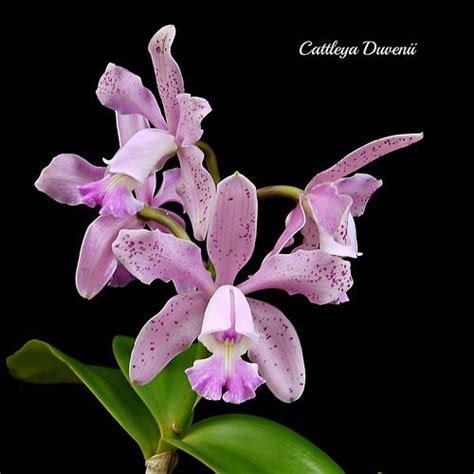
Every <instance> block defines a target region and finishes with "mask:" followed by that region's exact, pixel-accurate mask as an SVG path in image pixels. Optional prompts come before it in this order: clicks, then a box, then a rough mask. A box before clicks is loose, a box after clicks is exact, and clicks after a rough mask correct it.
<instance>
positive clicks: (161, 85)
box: [148, 25, 184, 134]
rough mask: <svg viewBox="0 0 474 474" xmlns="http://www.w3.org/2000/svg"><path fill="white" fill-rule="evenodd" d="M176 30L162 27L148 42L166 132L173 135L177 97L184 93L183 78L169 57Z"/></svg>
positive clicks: (177, 105)
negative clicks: (166, 128) (165, 122)
mask: <svg viewBox="0 0 474 474" xmlns="http://www.w3.org/2000/svg"><path fill="white" fill-rule="evenodd" d="M175 35H176V29H175V27H174V26H173V25H168V26H164V27H163V28H161V29H160V30H159V31H158V32H157V33H156V34H155V35H154V36H153V38H152V39H151V40H150V44H149V45H148V51H149V52H150V54H151V59H152V61H153V66H154V68H155V75H156V81H157V84H158V91H159V93H160V97H161V101H162V102H163V107H164V109H165V114H166V121H167V122H168V130H169V132H170V133H172V134H175V133H176V129H177V127H178V122H179V103H178V99H177V96H178V94H181V93H183V92H184V82H183V76H182V75H181V71H180V69H179V66H178V64H177V63H176V61H175V60H174V59H173V56H171V45H172V44H173V41H174V37H175Z"/></svg>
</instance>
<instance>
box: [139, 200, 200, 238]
mask: <svg viewBox="0 0 474 474" xmlns="http://www.w3.org/2000/svg"><path fill="white" fill-rule="evenodd" d="M137 216H138V217H140V218H141V219H145V220H147V221H154V222H158V223H160V224H163V225H164V226H166V227H168V229H169V230H170V231H171V232H173V234H174V235H175V236H176V237H178V238H180V239H185V240H191V238H190V237H189V235H188V234H187V233H186V231H185V230H184V229H183V228H182V227H181V226H180V225H179V224H178V223H177V222H176V221H175V220H174V219H173V218H172V217H171V216H170V215H169V214H168V213H167V212H166V211H163V210H161V209H155V208H154V207H144V208H143V209H142V210H141V211H138V214H137Z"/></svg>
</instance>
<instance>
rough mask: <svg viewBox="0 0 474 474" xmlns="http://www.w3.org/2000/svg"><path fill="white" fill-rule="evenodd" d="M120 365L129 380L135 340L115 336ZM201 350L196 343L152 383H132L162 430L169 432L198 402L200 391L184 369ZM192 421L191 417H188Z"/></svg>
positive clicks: (173, 361) (115, 351)
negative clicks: (191, 382) (179, 418)
mask: <svg viewBox="0 0 474 474" xmlns="http://www.w3.org/2000/svg"><path fill="white" fill-rule="evenodd" d="M113 348H114V354H115V358H116V359H117V362H118V365H119V367H120V368H121V370H122V372H123V374H124V375H125V377H127V380H129V377H128V366H129V363H130V354H131V352H132V349H133V339H132V338H130V337H124V336H116V337H115V338H114V342H113ZM198 350H201V348H200V347H199V345H198V344H193V345H192V346H191V347H190V348H189V349H188V350H187V351H185V352H183V353H182V354H180V355H179V356H177V357H175V358H174V359H173V360H172V361H171V362H170V363H169V364H168V365H167V366H166V367H165V368H164V369H163V370H162V371H161V372H160V374H159V375H158V376H157V377H155V378H154V379H153V380H152V381H151V382H150V383H148V384H146V385H142V386H139V385H132V387H133V388H134V389H135V391H136V392H137V394H138V395H139V396H140V398H141V399H142V400H143V402H144V403H145V405H146V406H147V407H148V409H149V410H150V412H151V413H152V414H153V416H154V417H155V419H156V420H157V422H158V423H159V425H160V428H161V432H162V433H166V432H170V430H171V426H172V424H173V423H174V422H175V421H176V419H177V417H178V416H179V414H180V413H181V411H182V410H184V409H186V408H187V410H188V411H189V410H190V409H192V408H194V406H195V405H196V403H197V398H198V397H197V394H196V392H194V391H193V390H192V389H191V386H190V385H189V382H188V378H187V376H186V374H185V373H184V371H185V369H187V368H188V367H191V366H192V365H193V362H194V359H195V356H196V351H198ZM187 421H188V423H187V424H189V423H190V421H191V419H189V420H187Z"/></svg>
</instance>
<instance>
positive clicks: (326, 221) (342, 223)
mask: <svg viewBox="0 0 474 474" xmlns="http://www.w3.org/2000/svg"><path fill="white" fill-rule="evenodd" d="M306 199H307V201H308V203H309V206H310V208H311V211H312V213H313V216H314V220H315V221H316V223H317V224H318V226H319V231H320V233H321V232H325V233H327V234H329V235H330V236H331V237H334V239H335V240H336V241H337V242H341V243H346V241H347V219H348V216H349V213H350V210H351V205H352V198H351V197H350V196H346V195H344V194H339V193H338V191H337V188H336V186H335V185H334V184H333V183H327V184H319V185H317V186H315V187H314V188H313V189H311V191H310V192H309V193H307V194H306Z"/></svg>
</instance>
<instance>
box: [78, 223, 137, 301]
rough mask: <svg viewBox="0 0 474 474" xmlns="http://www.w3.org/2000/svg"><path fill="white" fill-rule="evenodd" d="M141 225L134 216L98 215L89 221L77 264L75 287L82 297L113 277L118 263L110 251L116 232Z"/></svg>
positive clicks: (97, 290) (100, 288) (96, 290)
mask: <svg viewBox="0 0 474 474" xmlns="http://www.w3.org/2000/svg"><path fill="white" fill-rule="evenodd" d="M141 227H143V221H141V220H140V219H137V218H136V217H134V216H130V217H126V218H118V217H113V216H99V217H98V218H97V219H96V220H95V221H93V222H92V223H91V225H90V226H89V227H88V228H87V231H86V233H85V235H84V240H83V241H82V247H81V252H80V254H79V261H78V263H77V271H76V286H77V291H78V292H79V294H80V295H81V296H83V297H84V298H86V299H91V298H93V297H94V296H95V295H96V294H97V293H99V291H100V290H102V288H104V286H105V285H106V284H107V282H108V281H109V280H110V279H111V278H112V275H113V274H114V272H115V270H116V268H117V263H118V262H117V259H116V257H115V255H114V254H113V252H112V242H113V241H114V240H115V239H116V238H117V235H118V233H119V231H120V230H121V229H139V228H141Z"/></svg>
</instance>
